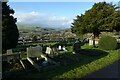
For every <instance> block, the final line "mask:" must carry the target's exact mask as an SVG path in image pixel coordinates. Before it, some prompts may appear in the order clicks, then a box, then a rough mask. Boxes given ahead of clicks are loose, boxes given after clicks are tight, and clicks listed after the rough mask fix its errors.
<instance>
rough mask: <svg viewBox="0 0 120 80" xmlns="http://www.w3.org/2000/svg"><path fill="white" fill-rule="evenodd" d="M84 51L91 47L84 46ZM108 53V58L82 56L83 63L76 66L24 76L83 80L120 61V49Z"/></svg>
mask: <svg viewBox="0 0 120 80" xmlns="http://www.w3.org/2000/svg"><path fill="white" fill-rule="evenodd" d="M68 48H69V50H70V52H71V50H72V47H68ZM82 48H83V49H85V48H87V49H91V47H90V46H88V45H84V46H82ZM106 52H108V55H107V56H101V57H100V56H99V57H93V56H86V55H81V61H80V62H78V63H77V64H74V63H73V65H72V66H62V67H58V68H56V69H54V70H51V71H47V72H42V74H41V73H36V74H31V75H29V76H23V77H24V78H25V77H26V78H47V79H56V78H64V79H65V78H82V77H84V76H85V75H87V74H90V73H92V72H94V71H97V70H99V69H101V68H103V67H105V66H107V65H109V64H112V63H113V62H114V61H117V60H118V59H119V55H118V54H120V49H118V50H111V51H106Z"/></svg>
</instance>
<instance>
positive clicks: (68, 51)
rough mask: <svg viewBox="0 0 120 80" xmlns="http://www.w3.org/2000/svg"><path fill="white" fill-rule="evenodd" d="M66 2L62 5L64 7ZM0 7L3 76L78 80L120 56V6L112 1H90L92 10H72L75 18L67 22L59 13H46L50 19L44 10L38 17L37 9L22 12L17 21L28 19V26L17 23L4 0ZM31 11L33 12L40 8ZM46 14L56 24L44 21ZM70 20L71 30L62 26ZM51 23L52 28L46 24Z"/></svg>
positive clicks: (10, 77)
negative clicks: (82, 11)
mask: <svg viewBox="0 0 120 80" xmlns="http://www.w3.org/2000/svg"><path fill="white" fill-rule="evenodd" d="M10 4H12V3H10ZM20 4H21V3H20ZM25 4H26V3H25ZM32 4H34V3H32ZM60 4H61V3H60ZM60 4H58V5H60ZM65 4H66V3H65ZM65 4H63V5H64V6H67V5H65ZM71 4H72V3H71ZM1 5H2V49H1V51H2V52H1V54H0V57H1V58H2V60H1V63H2V71H1V73H2V79H3V80H6V79H13V80H14V79H15V80H16V79H42V78H44V79H47V80H51V79H52V80H54V79H55V80H56V79H58V78H61V79H63V78H64V79H70V78H71V79H76V78H78V79H80V78H85V76H87V75H89V74H91V73H93V72H97V71H98V70H100V69H103V68H105V67H107V66H109V65H111V64H112V63H114V62H116V61H119V60H120V28H119V26H120V22H119V20H120V18H119V16H120V11H119V9H118V8H119V7H117V6H116V5H113V4H112V3H107V2H105V1H104V2H98V3H94V5H92V8H91V9H89V10H85V12H84V14H80V15H77V14H76V18H73V19H72V20H73V22H70V21H71V20H70V21H68V20H69V19H67V17H57V15H56V16H54V15H53V16H51V15H50V14H49V17H48V16H47V14H45V15H43V14H42V15H41V14H40V15H41V16H39V13H37V14H36V12H31V13H30V14H27V15H26V13H25V14H24V16H23V17H24V18H25V21H22V20H19V21H18V22H22V24H23V23H24V22H25V23H27V21H29V23H31V24H29V26H28V24H26V25H19V24H16V22H17V18H14V16H13V15H14V13H15V11H14V10H13V9H12V8H10V6H9V5H8V4H7V2H2V4H1ZM26 5H27V4H26ZM26 5H24V6H26ZM48 5H49V3H48ZM74 5H75V4H74ZM24 6H23V8H24ZM35 6H36V5H35ZM37 6H39V5H37ZM60 6H61V5H60ZM29 7H30V6H29ZM72 7H75V6H72ZM59 8H61V7H59ZM29 9H31V8H29ZM35 9H36V11H37V9H38V7H36V8H35ZM48 9H49V7H48ZM52 9H53V8H52ZM56 9H57V8H56ZM56 9H55V11H56ZM64 9H65V8H64ZM43 10H44V9H43ZM62 10H63V9H62ZM70 10H72V9H71V8H70ZM16 11H17V10H16ZM59 11H60V10H59ZM66 11H68V9H67V10H66ZM63 12H65V11H63ZM68 12H69V11H68ZM72 12H74V11H72ZM70 13H71V12H69V14H70ZM61 14H62V13H61ZM67 14H68V13H67ZM28 15H29V16H30V17H29V16H28ZM21 16H22V15H21ZM42 16H43V17H42ZM44 16H45V17H46V18H45V17H44ZM34 17H35V19H33V18H34ZM96 17H97V18H96ZM26 18H27V19H26ZM31 18H32V19H31ZM38 18H39V19H38ZM42 18H43V20H42ZM44 18H45V19H44ZM47 18H48V19H49V21H53V22H54V23H55V24H58V25H56V26H55V24H54V23H51V22H49V21H47ZM68 18H69V17H68ZM30 19H31V20H30ZM51 19H52V20H51ZM59 19H60V20H59ZM31 21H32V22H33V23H32V22H31ZM34 21H36V22H37V23H36V22H34ZM43 21H44V22H43ZM56 21H57V22H56ZM62 21H64V24H63V23H62ZM38 22H40V23H42V24H41V25H43V26H41V25H38V24H40V23H38ZM68 22H69V23H68ZM34 23H36V25H34ZM47 23H49V24H47ZM45 24H47V25H46V27H45ZM51 24H52V25H51ZM60 24H62V25H60ZM66 24H67V25H66ZM68 24H70V25H69V27H70V28H64V27H65V25H66V26H68ZM50 25H51V27H54V28H49V27H47V26H50ZM18 26H19V29H18ZM55 27H56V28H55ZM58 27H60V28H58ZM62 27H63V29H62Z"/></svg>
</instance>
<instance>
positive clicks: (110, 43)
mask: <svg viewBox="0 0 120 80" xmlns="http://www.w3.org/2000/svg"><path fill="white" fill-rule="evenodd" d="M98 46H99V48H101V49H105V50H114V49H116V48H117V41H116V39H115V38H114V37H111V36H103V37H102V38H101V39H100V40H99V43H98Z"/></svg>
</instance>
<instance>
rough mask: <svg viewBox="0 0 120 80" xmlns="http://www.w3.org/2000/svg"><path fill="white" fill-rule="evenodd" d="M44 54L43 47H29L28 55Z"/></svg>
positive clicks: (37, 55) (38, 55)
mask: <svg viewBox="0 0 120 80" xmlns="http://www.w3.org/2000/svg"><path fill="white" fill-rule="evenodd" d="M41 54H42V47H41V46H39V45H38V46H36V47H29V48H27V57H40V56H41Z"/></svg>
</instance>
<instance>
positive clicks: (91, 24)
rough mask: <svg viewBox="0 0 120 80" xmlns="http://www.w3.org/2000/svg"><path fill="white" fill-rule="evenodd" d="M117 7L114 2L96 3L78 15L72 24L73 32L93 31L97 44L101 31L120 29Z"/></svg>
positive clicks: (119, 13) (78, 33)
mask: <svg viewBox="0 0 120 80" xmlns="http://www.w3.org/2000/svg"><path fill="white" fill-rule="evenodd" d="M117 8H118V7H116V5H112V3H106V2H99V3H95V4H94V5H93V7H92V8H91V9H89V10H87V11H86V12H85V14H81V15H80V16H79V15H77V17H76V19H74V22H73V23H72V26H71V30H72V32H73V33H75V34H77V35H81V34H86V33H93V34H94V42H93V45H94V46H95V38H97V37H99V34H100V32H101V31H105V30H108V31H113V30H116V31H120V27H119V26H120V17H119V16H120V12H119V11H117Z"/></svg>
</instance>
